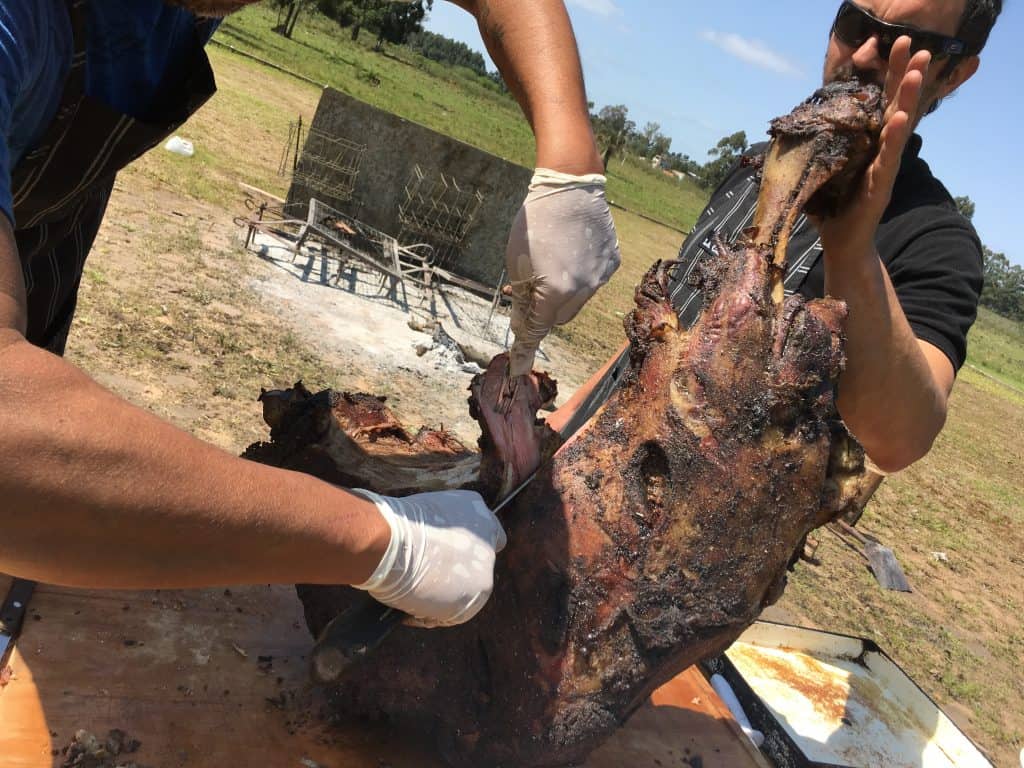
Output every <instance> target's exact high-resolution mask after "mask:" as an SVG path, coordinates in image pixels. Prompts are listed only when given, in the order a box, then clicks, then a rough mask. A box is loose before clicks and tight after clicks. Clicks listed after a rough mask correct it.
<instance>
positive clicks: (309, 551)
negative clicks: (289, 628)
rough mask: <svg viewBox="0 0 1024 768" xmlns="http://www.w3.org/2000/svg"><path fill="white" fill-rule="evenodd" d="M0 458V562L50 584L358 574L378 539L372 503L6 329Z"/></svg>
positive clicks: (0, 362)
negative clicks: (219, 435)
mask: <svg viewBox="0 0 1024 768" xmlns="http://www.w3.org/2000/svg"><path fill="white" fill-rule="evenodd" d="M0 466H2V468H3V469H2V471H0V498H3V504H2V505H0V529H2V531H3V535H2V536H0V571H5V572H9V573H13V574H16V575H19V576H23V577H28V578H34V579H38V580H41V581H47V582H51V583H59V584H67V585H74V586H83V587H108V588H172V587H198V586H206V585H213V584H244V583H267V582H275V583H289V582H311V583H359V582H361V581H363V580H364V579H366V578H367V577H368V575H369V574H370V573H371V572H372V571H373V568H374V567H375V566H376V564H377V559H379V557H380V553H381V551H382V548H383V546H386V543H387V535H388V534H387V531H386V528H387V526H386V524H385V523H384V522H383V521H382V520H381V519H380V516H379V514H377V512H376V510H375V508H374V507H373V505H372V504H369V503H368V502H365V501H363V500H361V499H358V498H357V497H354V496H352V495H351V494H347V493H345V492H343V491H340V490H338V489H336V488H333V487H332V486H330V485H328V484H326V483H323V482H321V481H319V480H316V479H314V478H312V477H309V476H306V475H302V474H299V473H294V472H288V471H284V470H279V469H274V468H270V467H265V466H262V465H259V464H255V463H253V462H248V461H244V460H242V459H239V458H237V457H235V456H232V455H231V454H228V453H225V452H223V451H220V450H219V449H217V448H214V447H212V446H209V445H207V444H205V443H203V442H201V441H199V440H196V439H194V438H192V437H191V436H189V435H188V434H186V433H185V432H182V431H181V430H178V429H176V428H175V427H173V426H171V425H170V424H167V423H165V422H162V421H161V420H159V419H157V418H156V417H154V416H152V415H151V414H149V413H146V412H145V411H143V410H141V409H138V408H135V407H133V406H131V405H129V404H128V403H126V402H124V401H122V400H120V399H118V398H117V397H115V396H114V395H112V394H110V393H109V392H107V391H106V390H104V389H102V388H101V387H100V386H98V385H97V384H95V383H94V382H92V381H91V380H90V379H89V378H88V377H86V376H85V375H84V374H82V373H81V372H80V371H78V370H77V369H76V368H74V367H73V366H72V365H70V364H69V363H67V362H65V361H63V360H61V359H60V358H58V357H56V356H54V355H50V354H48V353H46V352H44V351H42V350H40V349H38V348H36V347H33V346H31V345H30V344H28V343H27V342H25V341H24V340H23V339H21V338H20V334H18V333H17V332H16V331H13V330H7V331H0ZM382 526H383V527H382ZM382 536H383V537H384V538H383V541H382V539H381V537H382ZM375 558H376V559H375Z"/></svg>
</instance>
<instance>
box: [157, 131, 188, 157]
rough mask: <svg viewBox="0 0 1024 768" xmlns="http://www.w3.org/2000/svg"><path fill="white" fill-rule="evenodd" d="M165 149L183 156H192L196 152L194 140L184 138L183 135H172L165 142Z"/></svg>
mask: <svg viewBox="0 0 1024 768" xmlns="http://www.w3.org/2000/svg"><path fill="white" fill-rule="evenodd" d="M164 149H166V150H167V151H168V152H173V153H174V154H176V155H181V156H182V157H192V155H194V154H195V152H196V149H195V147H193V146H192V142H191V141H189V140H188V139H183V138H181V136H171V138H169V139H168V140H167V143H166V144H164Z"/></svg>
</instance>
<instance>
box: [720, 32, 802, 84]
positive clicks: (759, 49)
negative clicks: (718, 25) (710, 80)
mask: <svg viewBox="0 0 1024 768" xmlns="http://www.w3.org/2000/svg"><path fill="white" fill-rule="evenodd" d="M700 36H701V37H702V38H703V39H705V40H707V41H708V42H709V43H711V44H712V45H716V46H718V47H719V48H721V49H722V50H723V51H725V52H726V53H728V54H729V55H730V56H735V57H736V58H737V59H740V60H741V61H745V62H747V63H748V64H753V65H754V66H755V67H759V68H761V69H767V70H770V71H772V72H778V73H779V74H782V75H797V76H800V75H802V74H803V73H802V72H801V71H800V69H799V68H798V67H797V66H796V65H795V64H793V63H792V62H790V61H789V60H788V59H787V58H786V57H785V56H782V55H781V54H778V53H776V52H775V51H773V50H771V49H770V48H769V47H768V46H766V45H765V44H764V43H762V42H761V41H760V40H748V39H747V38H745V37H742V36H740V35H737V34H734V33H732V32H716V31H715V30H713V29H705V30H704V31H702V32H701V33H700Z"/></svg>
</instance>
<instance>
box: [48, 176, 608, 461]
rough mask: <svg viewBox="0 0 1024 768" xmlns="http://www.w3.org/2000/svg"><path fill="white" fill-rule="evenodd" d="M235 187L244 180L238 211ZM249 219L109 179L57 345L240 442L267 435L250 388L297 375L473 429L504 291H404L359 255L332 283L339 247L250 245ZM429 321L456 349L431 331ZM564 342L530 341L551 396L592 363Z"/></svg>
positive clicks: (212, 435)
mask: <svg viewBox="0 0 1024 768" xmlns="http://www.w3.org/2000/svg"><path fill="white" fill-rule="evenodd" d="M244 198H245V192H243V191H242V190H241V189H239V193H238V210H239V211H240V212H243V213H244V211H245V209H244V207H243V203H244ZM244 234H245V231H244V229H243V228H241V227H239V226H237V225H235V224H234V223H233V222H232V221H231V220H230V217H228V216H225V215H224V213H223V211H221V210H220V209H219V208H217V207H216V206H213V205H209V204H205V203H203V202H202V201H198V200H194V199H189V198H181V197H178V196H174V195H173V194H171V193H169V192H168V191H166V190H163V189H161V188H160V187H159V185H156V184H153V183H152V182H150V181H149V180H147V179H144V178H140V177H135V178H133V179H132V180H131V189H130V191H129V189H128V188H127V186H122V185H121V184H119V185H118V187H117V188H116V189H115V192H114V196H113V198H112V199H111V202H110V208H109V212H108V215H107V219H106V222H105V224H104V227H103V229H102V230H101V232H100V235H99V238H98V239H97V244H96V247H95V248H94V250H93V253H92V254H91V255H90V257H89V261H88V264H87V268H86V273H85V277H84V279H83V286H82V292H81V297H80V309H79V313H78V317H77V319H76V322H75V325H74V328H73V330H72V334H71V337H70V341H69V349H68V358H69V359H71V360H72V361H74V362H75V363H76V364H78V365H80V366H81V367H82V368H84V369H85V370H86V371H88V372H89V373H90V374H91V375H92V376H93V377H94V378H96V379H97V380H98V381H99V382H100V383H102V384H103V385H105V386H107V387H108V388H110V389H111V390H113V391H114V392H117V393H118V394H120V395H122V396H123V397H126V398H127V399H129V400H131V401H133V402H135V403H136V404H138V405H141V406H144V407H146V408H148V409H150V410H152V411H154V412H156V413H158V414H159V415H161V416H163V417H165V418H167V419H168V420H170V421H171V422H172V423H175V424H176V425H178V426H180V427H181V428H183V429H185V430H187V431H190V432H192V433H193V434H195V435H196V436H198V437H201V438H203V439H205V440H207V441H209V442H212V443H214V444H216V445H219V446H220V447H222V448H224V449H226V450H229V451H232V452H235V453H238V452H241V450H242V449H244V448H245V447H246V445H248V444H249V443H250V442H252V441H253V440H256V439H261V438H263V437H264V436H265V431H264V429H263V427H262V420H261V419H260V418H259V413H260V408H259V406H258V405H257V404H256V398H257V397H258V396H259V394H260V390H261V388H265V389H277V388H283V387H287V386H291V385H292V384H294V383H295V382H296V381H299V380H302V381H303V382H304V384H305V385H306V386H307V387H309V388H310V389H312V390H314V391H316V390H318V389H322V388H327V387H332V388H335V389H341V390H346V391H352V392H357V391H364V392H370V393H373V394H377V395H384V396H386V397H387V398H388V403H389V405H390V406H391V407H392V408H393V409H394V410H395V411H396V413H397V414H398V415H399V417H400V418H401V419H402V420H403V421H404V422H405V423H406V424H408V425H410V426H412V427H413V428H416V427H419V426H421V425H423V426H431V427H437V426H444V427H445V428H446V429H448V430H449V431H451V432H452V433H454V434H455V435H457V436H458V437H460V438H461V439H463V440H464V441H466V442H467V443H469V444H473V443H474V442H475V440H476V438H477V437H478V435H479V432H478V430H477V429H476V425H475V423H474V422H473V421H472V420H471V419H470V418H469V413H468V408H467V404H466V398H467V393H466V391H467V388H468V386H469V382H470V380H471V379H472V377H473V375H474V374H475V373H477V372H479V370H480V364H486V361H487V360H489V359H490V358H491V357H493V356H494V355H496V354H498V353H500V352H502V351H503V350H504V349H505V348H506V344H507V342H508V340H509V339H510V338H511V336H510V334H509V332H508V324H509V319H508V310H507V307H504V306H501V305H499V306H498V307H497V308H495V309H493V310H492V303H491V301H489V300H487V299H485V298H481V297H478V296H475V295H473V294H471V293H469V292H467V291H465V290H462V289H460V288H458V287H456V286H445V287H444V288H443V290H442V291H441V293H440V294H439V295H437V297H436V299H435V301H434V303H433V305H429V304H428V302H427V300H426V297H425V296H422V295H420V293H418V292H417V290H416V288H415V286H414V285H412V284H406V286H405V289H404V291H403V290H402V288H401V287H399V288H396V287H394V286H392V285H391V283H390V281H389V280H386V279H383V276H382V275H381V274H380V273H378V272H375V271H373V270H372V269H369V268H367V267H364V266H360V265H349V266H348V267H346V268H345V270H344V271H343V272H342V276H341V280H340V281H338V282H337V283H336V282H335V277H336V274H337V262H336V261H334V260H333V259H329V258H325V257H324V256H323V255H321V253H320V252H319V250H317V249H315V248H314V249H307V250H305V251H304V252H303V253H301V254H299V255H297V256H293V254H292V253H291V252H290V251H289V250H288V249H287V248H286V247H285V246H284V245H283V244H282V243H281V242H280V241H276V240H274V239H273V238H271V237H269V236H266V235H258V236H257V238H256V240H255V242H254V244H253V247H252V248H251V249H250V250H245V249H243V247H242V242H243V239H244ZM183 278H184V279H183ZM437 323H439V324H440V326H441V328H443V330H444V332H445V333H446V334H447V335H449V336H450V337H452V339H454V340H455V341H456V342H457V343H458V345H459V348H458V349H456V350H452V349H449V348H447V347H445V346H444V345H443V344H438V343H437V342H436V341H435V339H434V334H433V333H432V329H433V327H435V325H434V324H437ZM147 342H149V344H147ZM566 346H567V345H566V344H565V342H562V341H560V340H559V339H557V338H551V339H549V340H548V341H546V342H545V344H544V345H543V347H542V348H541V352H540V354H539V355H538V367H542V368H544V369H546V370H549V371H550V372H551V374H552V375H553V377H554V378H555V379H556V380H558V382H559V402H561V401H564V399H565V398H566V397H568V396H569V395H571V394H572V392H573V391H574V390H575V389H576V388H577V387H578V386H579V385H580V384H581V383H582V382H583V381H584V380H585V379H586V377H587V376H589V374H590V369H589V367H588V366H587V365H586V363H584V362H581V361H579V360H577V359H576V358H575V357H574V356H573V355H572V354H571V352H570V351H568V350H567V349H566V348H565V347H566ZM282 352H283V355H282ZM467 355H468V357H469V359H466V358H467Z"/></svg>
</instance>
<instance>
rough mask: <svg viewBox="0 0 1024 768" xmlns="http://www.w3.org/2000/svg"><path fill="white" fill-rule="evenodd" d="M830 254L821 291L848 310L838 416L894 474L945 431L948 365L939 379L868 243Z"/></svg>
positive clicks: (881, 465) (881, 464)
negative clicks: (862, 248) (860, 248)
mask: <svg viewBox="0 0 1024 768" xmlns="http://www.w3.org/2000/svg"><path fill="white" fill-rule="evenodd" d="M828 254H829V251H828V250H827V249H826V256H825V274H826V278H825V291H826V293H827V294H828V295H830V296H835V297H837V298H842V299H844V300H845V301H846V303H847V307H848V310H849V315H848V317H847V321H846V370H845V371H844V373H843V374H842V376H841V378H840V380H839V398H838V408H839V413H840V415H841V416H842V418H843V420H844V421H845V422H846V424H847V426H848V427H849V428H850V431H851V432H853V434H854V435H855V436H856V437H857V439H858V440H859V441H860V442H861V444H862V445H863V446H864V449H865V450H866V451H867V454H868V456H870V457H871V459H872V461H874V462H875V464H877V465H878V466H879V467H880V468H881V469H883V470H886V471H897V470H899V469H902V468H904V467H905V466H907V465H909V464H911V463H913V462H914V461H916V460H917V459H919V458H921V457H922V456H924V454H926V453H927V452H928V450H929V448H930V447H931V445H932V442H933V441H934V439H935V437H936V435H938V433H939V431H940V430H941V429H942V427H943V424H944V423H945V418H946V401H947V397H948V394H949V385H950V384H951V383H952V379H951V376H952V374H951V366H950V378H949V381H948V382H947V381H941V380H940V378H945V377H944V376H942V377H940V376H937V375H936V372H935V371H934V370H933V368H932V365H931V364H930V362H929V360H928V358H927V356H926V354H925V352H924V350H923V349H922V344H921V342H920V341H919V340H918V339H917V338H916V337H915V335H914V332H913V330H912V329H911V327H910V324H909V323H908V322H907V318H906V316H905V315H904V314H903V310H902V308H901V307H900V304H899V301H898V299H897V297H896V292H895V290H894V289H893V286H892V283H891V282H890V280H889V276H888V274H887V273H886V271H885V268H884V266H883V265H882V263H881V261H880V259H879V258H878V255H877V253H875V252H874V249H873V247H872V248H870V249H869V250H865V251H864V252H863V253H861V254H852V253H850V254H845V253H840V252H839V249H838V248H833V249H832V255H831V256H829V255H828Z"/></svg>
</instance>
